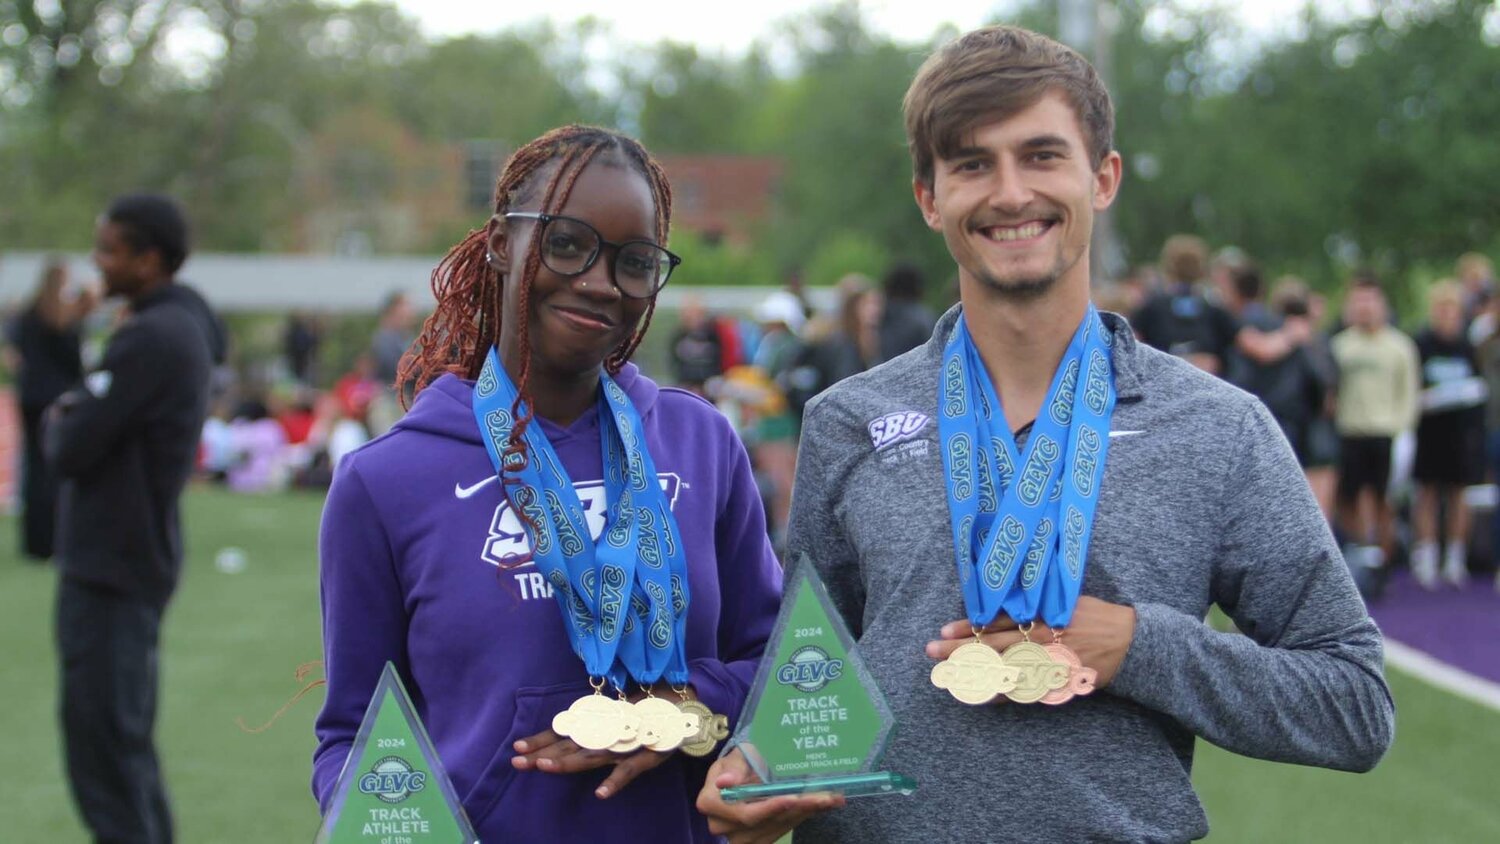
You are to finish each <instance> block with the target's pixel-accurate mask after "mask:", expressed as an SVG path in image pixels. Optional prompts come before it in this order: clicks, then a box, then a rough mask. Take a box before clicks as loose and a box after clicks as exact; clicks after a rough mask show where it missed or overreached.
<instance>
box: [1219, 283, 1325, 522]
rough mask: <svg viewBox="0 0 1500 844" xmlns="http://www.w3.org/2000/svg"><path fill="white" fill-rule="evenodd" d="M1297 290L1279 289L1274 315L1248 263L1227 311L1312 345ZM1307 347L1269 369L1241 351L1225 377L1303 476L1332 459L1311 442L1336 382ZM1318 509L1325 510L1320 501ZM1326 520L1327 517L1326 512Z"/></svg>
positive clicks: (1247, 322) (1231, 355)
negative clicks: (1265, 416)
mask: <svg viewBox="0 0 1500 844" xmlns="http://www.w3.org/2000/svg"><path fill="white" fill-rule="evenodd" d="M1295 284H1296V282H1294V281H1283V282H1282V283H1281V284H1280V285H1279V287H1278V290H1277V296H1276V299H1275V310H1272V309H1271V308H1268V307H1266V305H1265V303H1264V301H1263V299H1262V287H1263V285H1262V281H1261V276H1260V270H1259V269H1257V268H1256V267H1255V266H1254V265H1253V264H1250V263H1244V264H1243V265H1241V266H1240V267H1239V269H1237V270H1235V271H1234V272H1233V274H1232V280H1231V283H1230V286H1229V289H1228V296H1229V299H1228V305H1229V311H1230V313H1231V314H1232V315H1233V316H1234V317H1235V318H1236V319H1238V320H1239V321H1240V322H1241V323H1242V324H1244V325H1245V326H1248V327H1250V328H1253V329H1256V330H1259V331H1261V332H1263V333H1267V334H1270V333H1273V332H1277V331H1283V332H1285V333H1287V334H1288V335H1295V336H1298V337H1306V338H1308V339H1309V341H1310V340H1311V338H1312V335H1313V326H1312V322H1311V320H1310V319H1309V318H1308V308H1307V298H1306V290H1305V289H1297V288H1296V287H1294V286H1293V285H1295ZM1308 345H1310V343H1303V344H1301V345H1298V346H1297V347H1295V348H1293V349H1292V351H1291V352H1290V353H1289V354H1287V355H1286V356H1285V357H1282V358H1280V359H1279V360H1275V361H1272V362H1270V363H1261V362H1258V361H1256V360H1253V359H1252V358H1250V356H1249V355H1246V354H1245V353H1244V352H1242V351H1240V350H1239V349H1238V348H1231V349H1230V351H1229V366H1228V370H1227V372H1226V373H1225V374H1226V376H1227V380H1228V381H1229V383H1231V384H1234V385H1235V386H1236V387H1239V388H1240V389H1242V390H1245V391H1246V392H1248V393H1250V394H1252V395H1254V396H1255V397H1256V398H1258V399H1260V400H1261V402H1262V403H1264V404H1265V406H1266V409H1267V410H1269V411H1271V416H1272V417H1273V418H1275V420H1276V424H1277V425H1278V426H1280V428H1281V432H1282V433H1283V434H1285V435H1286V438H1287V442H1289V443H1290V444H1291V446H1292V452H1293V453H1294V454H1296V455H1297V462H1298V464H1299V465H1301V466H1302V468H1303V471H1304V473H1306V474H1311V473H1312V472H1313V471H1314V467H1321V466H1326V465H1327V464H1328V463H1329V462H1330V461H1331V459H1332V455H1330V454H1327V453H1326V451H1327V449H1326V443H1324V442H1319V443H1314V442H1313V441H1312V440H1313V436H1314V432H1313V423H1314V421H1315V420H1317V419H1318V418H1319V417H1321V416H1322V415H1323V412H1324V409H1325V407H1326V405H1327V402H1328V390H1329V387H1330V386H1331V385H1332V383H1333V381H1332V378H1333V376H1332V373H1331V372H1329V371H1327V370H1326V369H1325V368H1322V367H1319V366H1318V365H1317V363H1316V362H1315V360H1314V357H1313V354H1312V353H1310V352H1309V351H1308V349H1307V346H1308ZM1309 483H1311V482H1309ZM1314 491H1315V492H1316V490H1314ZM1319 503H1320V505H1321V504H1322V502H1321V500H1320V502H1319ZM1324 514H1325V516H1326V515H1327V511H1326V510H1325V511H1324Z"/></svg>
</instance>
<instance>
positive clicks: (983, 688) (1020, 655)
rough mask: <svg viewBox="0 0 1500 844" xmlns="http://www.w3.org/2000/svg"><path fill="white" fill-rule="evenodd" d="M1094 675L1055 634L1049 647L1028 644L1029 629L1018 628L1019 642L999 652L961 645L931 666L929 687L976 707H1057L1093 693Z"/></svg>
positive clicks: (977, 642) (978, 645)
mask: <svg viewBox="0 0 1500 844" xmlns="http://www.w3.org/2000/svg"><path fill="white" fill-rule="evenodd" d="M1097 677H1098V672H1096V671H1095V670H1094V669H1092V668H1086V667H1084V665H1083V663H1082V661H1080V660H1079V659H1078V654H1076V653H1074V652H1073V649H1072V648H1070V647H1068V646H1067V645H1064V644H1063V643H1062V637H1061V636H1060V635H1054V638H1053V640H1052V642H1051V643H1050V644H1046V645H1039V644H1037V643H1035V642H1033V641H1031V625H1030V624H1027V625H1023V626H1022V627H1021V641H1019V642H1017V643H1015V644H1014V645H1011V646H1010V647H1008V648H1006V649H1005V652H1004V653H1000V652H999V651H996V650H995V649H994V648H992V647H990V646H989V645H986V644H985V643H984V642H982V641H980V639H979V635H978V634H976V635H975V637H974V641H972V642H967V643H965V644H963V645H960V646H959V647H958V649H957V650H955V651H954V652H953V653H952V654H950V655H949V656H948V658H947V659H946V660H944V661H942V662H940V663H938V664H937V665H934V666H933V667H932V684H933V685H934V686H937V687H938V688H940V689H945V690H947V692H948V693H949V694H951V695H953V697H954V698H955V699H957V700H959V701H961V702H963V703H967V704H971V705H974V706H978V705H980V704H985V703H989V702H990V701H992V700H994V699H995V698H997V697H1005V698H1007V699H1008V700H1011V701H1013V702H1015V703H1038V702H1040V703H1047V704H1052V705H1053V706H1056V705H1058V704H1062V703H1067V702H1068V701H1070V700H1072V699H1073V698H1074V697H1077V696H1079V695H1086V694H1088V693H1090V692H1092V691H1093V690H1094V680H1095V679H1097Z"/></svg>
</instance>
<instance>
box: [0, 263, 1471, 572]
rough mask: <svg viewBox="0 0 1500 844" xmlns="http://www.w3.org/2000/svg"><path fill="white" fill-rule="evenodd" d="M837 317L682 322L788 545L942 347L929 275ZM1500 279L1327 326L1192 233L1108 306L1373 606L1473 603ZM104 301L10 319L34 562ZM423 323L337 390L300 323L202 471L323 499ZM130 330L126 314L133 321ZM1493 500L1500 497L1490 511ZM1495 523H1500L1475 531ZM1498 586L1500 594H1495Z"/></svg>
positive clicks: (796, 298)
mask: <svg viewBox="0 0 1500 844" xmlns="http://www.w3.org/2000/svg"><path fill="white" fill-rule="evenodd" d="M834 292H835V296H834V300H833V304H832V306H831V307H829V308H828V309H826V310H821V311H820V310H818V309H816V308H814V307H813V306H812V305H811V304H810V303H809V300H808V298H807V297H806V295H805V290H803V288H802V286H801V285H800V284H794V283H789V284H788V285H787V286H786V288H785V289H783V290H778V291H775V292H774V293H771V294H769V295H768V296H767V297H766V298H764V299H763V300H762V301H761V302H759V303H758V304H757V305H756V306H755V307H753V308H752V309H750V311H749V312H748V313H745V314H736V313H730V312H717V313H716V312H713V311H711V310H710V309H709V308H707V307H706V306H705V305H704V303H703V302H702V301H701V300H700V299H698V298H697V297H696V296H694V295H693V294H691V293H688V294H687V295H685V296H684V297H683V299H682V301H681V305H680V308H679V309H678V313H677V316H678V321H677V326H676V329H675V332H674V333H673V334H672V335H671V337H670V338H669V341H668V346H667V350H666V361H667V365H668V367H669V369H670V372H668V373H663V374H664V375H665V376H667V377H666V379H665V380H669V381H670V382H672V383H675V384H677V385H679V386H682V387H685V388H687V389H689V390H692V391H694V392H696V393H698V394H700V395H703V396H704V397H706V398H708V399H709V400H710V401H712V402H714V403H715V404H716V405H717V406H718V407H719V408H720V410H721V411H723V412H724V413H725V415H726V416H728V417H729V418H730V420H731V421H732V422H733V423H734V425H735V428H736V430H737V431H738V432H739V433H740V435H741V437H742V438H743V439H744V441H745V443H746V445H747V446H748V448H749V449H750V452H751V454H752V456H753V458H754V465H755V469H756V474H757V479H758V482H759V483H760V486H761V490H762V495H763V498H764V503H765V505H766V513H767V517H768V519H769V521H770V530H771V535H772V537H773V539H776V540H778V541H779V539H780V537H781V531H782V530H783V529H784V527H785V523H786V516H787V514H788V512H789V510H790V507H791V487H792V478H793V476H794V474H795V469H796V455H797V443H798V435H799V427H800V420H801V416H802V409H803V407H804V406H805V405H806V403H807V402H808V401H809V400H810V399H811V398H812V397H813V396H815V395H817V394H818V393H820V392H822V391H823V390H825V389H827V388H828V387H830V386H832V385H833V384H834V383H837V382H838V381H840V380H842V379H844V378H847V377H849V376H851V375H854V374H856V373H859V372H863V371H865V370H866V369H869V368H871V367H873V366H875V365H877V364H880V363H882V362H884V361H888V360H891V359H892V358H894V357H896V356H898V355H900V354H902V353H904V352H906V351H908V350H910V349H912V348H914V347H916V346H918V345H920V344H922V343H924V342H926V340H927V338H928V337H929V336H930V334H931V331H932V326H933V324H934V322H935V321H936V313H935V312H934V310H933V309H932V308H931V307H929V306H928V304H927V302H929V301H931V300H932V299H933V298H934V297H933V296H932V295H931V292H932V291H931V290H930V289H929V288H928V287H927V285H926V282H925V280H924V278H923V276H922V273H921V271H920V270H919V269H917V268H916V267H915V266H912V265H909V264H896V265H894V266H892V267H890V268H889V269H888V271H887V272H886V273H885V274H884V275H883V277H882V278H881V279H879V281H878V282H877V281H876V280H874V279H871V278H869V277H867V276H865V275H862V274H858V273H852V274H849V275H847V276H845V277H844V278H842V279H840V280H839V281H838V283H837V284H836V286H835V290H834ZM1496 294H1497V291H1496V284H1495V279H1494V269H1493V264H1492V263H1491V261H1490V260H1489V259H1488V258H1487V257H1486V256H1484V255H1482V254H1479V253H1470V254H1467V255H1464V256H1463V257H1462V258H1461V259H1459V260H1458V262H1457V264H1456V267H1455V273H1454V277H1453V278H1451V279H1442V280H1439V281H1437V282H1436V283H1433V284H1431V285H1429V286H1427V288H1426V290H1425V296H1426V319H1425V320H1424V322H1423V327H1422V328H1421V329H1420V330H1419V331H1418V332H1417V333H1416V334H1415V336H1408V335H1407V334H1406V333H1404V332H1403V331H1401V330H1400V329H1399V328H1398V327H1396V325H1395V324H1394V317H1393V312H1392V309H1391V307H1390V302H1389V298H1388V295H1387V290H1386V288H1385V286H1384V283H1383V281H1382V280H1381V279H1379V278H1377V277H1376V276H1375V275H1374V274H1373V273H1371V272H1369V271H1367V270H1357V271H1355V272H1353V273H1351V274H1350V275H1349V277H1348V278H1347V279H1346V281H1345V284H1344V286H1343V289H1342V290H1341V291H1339V292H1338V296H1339V298H1341V300H1342V309H1341V311H1340V312H1338V313H1336V314H1330V313H1329V309H1328V301H1327V299H1326V298H1325V296H1324V295H1323V294H1321V293H1319V292H1316V291H1315V290H1313V289H1312V288H1311V287H1310V286H1309V285H1308V284H1307V283H1305V282H1304V281H1302V280H1301V279H1299V278H1296V277H1293V276H1284V277H1281V278H1278V279H1275V280H1274V281H1268V279H1266V278H1265V277H1264V276H1263V275H1262V273H1261V271H1260V269H1259V268H1258V267H1257V266H1256V264H1255V263H1254V262H1253V261H1252V260H1251V258H1250V256H1248V255H1246V254H1245V253H1244V252H1243V251H1241V250H1239V249H1236V248H1234V247H1226V248H1224V249H1220V250H1218V251H1217V252H1212V253H1211V251H1210V249H1209V247H1208V245H1207V244H1206V243H1205V242H1204V241H1203V240H1201V239H1200V238H1197V237H1195V236H1192V235H1176V236H1173V237H1171V238H1169V239H1168V240H1167V242H1166V243H1165V245H1164V246H1163V248H1162V252H1161V255H1160V260H1159V261H1158V262H1156V263H1154V264H1150V265H1145V266H1141V267H1138V268H1136V269H1135V270H1134V271H1133V272H1131V273H1130V274H1128V275H1127V276H1125V277H1124V278H1122V279H1120V280H1119V281H1117V282H1115V283H1113V284H1107V285H1103V286H1101V287H1100V288H1099V290H1098V292H1097V295H1096V298H1097V300H1098V304H1099V305H1100V307H1102V308H1105V309H1108V310H1113V311H1117V312H1119V313H1122V314H1126V315H1128V316H1129V319H1130V322H1131V325H1132V327H1133V328H1134V330H1135V331H1136V334H1137V336H1138V337H1139V338H1140V339H1141V340H1142V341H1143V342H1146V343H1148V344H1150V345H1153V346H1156V347H1157V348H1160V349H1162V350H1165V351H1167V352H1169V353H1171V354H1174V355H1177V356H1179V357H1182V358H1184V359H1185V360H1187V361H1189V362H1191V363H1193V364H1194V365H1196V366H1198V367H1199V368H1201V369H1203V370H1205V371H1207V372H1210V373H1213V374H1215V375H1218V376H1220V377H1222V378H1224V379H1225V380H1227V381H1229V382H1231V383H1233V384H1234V385H1236V386H1238V387H1240V388H1242V389H1244V390H1246V391H1248V392H1250V393H1252V394H1254V395H1255V396H1257V397H1258V398H1260V399H1261V400H1262V401H1263V402H1264V403H1265V404H1266V406H1267V407H1268V408H1269V409H1270V411H1271V413H1272V415H1273V416H1274V417H1275V418H1276V420H1277V422H1278V423H1279V424H1280V425H1281V429H1282V432H1283V433H1284V434H1285V435H1286V438H1287V441H1288V443H1289V444H1290V445H1291V448H1292V451H1293V452H1294V453H1295V454H1296V456H1297V459H1298V461H1299V462H1300V463H1301V465H1302V467H1303V470H1304V472H1305V474H1306V476H1307V480H1308V483H1309V485H1310V487H1311V489H1312V491H1313V494H1314V496H1315V497H1316V498H1317V500H1318V503H1319V505H1320V506H1321V507H1322V508H1323V512H1324V514H1325V515H1326V516H1327V517H1328V519H1329V521H1330V524H1331V525H1332V526H1333V528H1334V530H1335V533H1336V534H1337V535H1338V536H1339V538H1340V540H1341V541H1342V543H1343V546H1344V549H1345V553H1346V556H1347V558H1348V561H1349V564H1350V566H1351V568H1352V569H1353V570H1354V571H1355V573H1356V577H1357V579H1358V580H1359V581H1360V582H1361V584H1362V585H1363V586H1364V588H1365V589H1366V591H1367V594H1372V595H1373V594H1376V593H1378V592H1379V590H1380V588H1381V585H1382V584H1383V582H1384V580H1385V578H1386V576H1387V575H1388V574H1389V572H1390V571H1391V570H1392V567H1393V565H1394V564H1399V563H1401V562H1402V561H1405V563H1406V564H1408V565H1409V566H1410V568H1411V571H1412V573H1413V575H1414V576H1415V578H1416V579H1417V580H1418V582H1420V583H1421V584H1422V585H1423V586H1425V587H1428V588H1434V589H1435V588H1439V587H1441V586H1442V585H1444V584H1448V585H1461V584H1463V583H1464V582H1466V581H1467V580H1468V579H1469V577H1470V572H1471V571H1472V570H1479V569H1484V568H1487V567H1491V566H1493V562H1494V555H1495V553H1496V552H1497V551H1500V506H1497V503H1496V502H1495V501H1494V498H1495V496H1494V495H1493V493H1492V490H1493V487H1486V486H1482V485H1483V484H1484V483H1485V481H1486V480H1493V479H1495V478H1497V477H1500V332H1497V330H1496V329H1497V326H1500V295H1496ZM97 303H98V293H97V291H96V290H94V288H92V287H90V286H88V285H82V284H73V283H70V281H69V278H68V269H67V265H66V263H65V262H63V261H61V260H57V261H53V262H50V263H49V264H48V265H47V266H46V269H45V271H44V273H43V275H42V278H41V279H40V281H39V283H38V285H37V288H36V290H35V291H34V293H33V295H32V296H31V298H30V300H29V301H28V302H26V303H25V304H24V305H23V306H22V307H21V308H20V309H19V310H18V311H17V312H16V313H15V314H14V315H13V316H12V318H11V319H10V320H9V322H8V325H7V329H6V333H5V339H6V346H5V360H6V363H7V368H8V369H9V371H10V372H12V373H13V374H14V375H15V383H16V387H15V390H16V399H17V404H18V408H19V410H20V418H21V421H22V434H23V444H24V448H23V449H22V460H21V467H20V468H21V485H20V491H21V510H22V514H23V530H22V531H21V541H22V550H23V552H24V553H25V554H26V555H27V556H29V557H31V558H33V559H45V558H47V557H48V556H50V555H51V553H52V548H51V544H52V533H53V530H54V526H53V519H54V511H55V499H56V489H55V482H54V481H53V480H52V479H51V476H50V473H49V471H48V469H47V467H46V465H45V461H43V460H42V459H41V457H40V448H41V446H40V438H39V427H40V424H41V415H42V410H43V409H45V408H46V406H47V405H48V404H49V403H50V402H51V401H52V400H53V399H55V398H56V396H57V395H60V394H61V393H62V392H63V391H64V390H66V389H68V387H70V386H71V385H74V384H76V383H78V382H79V381H80V379H81V378H82V376H83V372H84V369H85V366H84V362H85V359H86V357H87V355H86V354H85V353H84V352H83V351H82V349H83V347H84V346H85V340H84V338H85V334H86V332H85V331H84V326H85V320H86V319H87V318H89V317H90V316H91V315H93V317H94V318H95V319H96V320H101V319H109V318H110V317H109V316H108V315H107V314H100V313H99V312H98V311H97V310H96V305H97ZM418 316H419V315H418V313H417V309H416V308H415V307H414V305H413V304H412V302H411V301H410V300H408V298H407V297H406V296H405V295H403V294H400V293H393V294H391V295H389V296H388V297H387V298H386V300H385V301H384V303H383V304H382V306H381V308H380V311H379V315H378V317H377V322H376V325H375V327H374V330H373V333H372V335H371V336H370V338H369V342H368V346H367V347H366V348H365V349H364V350H363V351H362V352H359V353H358V354H357V355H356V356H355V358H354V360H353V362H352V364H351V365H350V366H349V367H348V368H347V370H346V371H345V372H343V374H341V375H340V376H339V377H337V378H336V379H335V378H331V377H330V376H329V375H327V374H326V373H325V372H323V371H322V367H323V366H324V365H325V363H324V361H325V358H326V357H327V356H326V355H322V354H320V347H321V344H322V342H323V333H324V325H323V322H322V320H321V319H320V318H318V317H315V316H312V315H309V314H306V313H302V312H293V313H291V314H290V315H288V317H287V318H286V323H285V326H284V328H283V331H282V349H281V356H280V360H279V361H278V363H277V364H276V365H275V366H273V367H271V368H270V370H269V371H267V372H265V373H261V374H259V375H257V376H256V377H252V378H245V377H236V376H235V375H234V374H232V373H229V374H224V375H223V376H222V377H220V378H218V379H217V380H216V384H217V386H216V389H215V398H214V402H213V405H212V407H211V413H210V417H209V419H208V421H207V423H206V424H205V426H204V430H203V442H202V448H201V450H200V456H199V470H200V474H201V475H202V476H204V477H206V478H209V479H211V480H213V481H217V482H222V483H224V484H225V485H226V486H227V487H228V488H230V489H233V490H236V491H242V492H267V491H275V490H281V489H286V488H289V487H300V488H310V489H323V488H326V487H327V485H328V483H329V480H330V479H331V477H332V474H333V469H334V467H335V466H336V465H337V464H338V462H339V461H340V460H341V459H342V458H343V457H344V456H345V455H347V454H348V453H349V452H351V451H353V450H354V449H356V448H358V447H359V446H361V445H363V444H364V443H366V442H368V441H369V440H370V439H372V438H374V437H376V436H379V435H380V434H381V433H383V432H385V431H386V430H388V429H389V428H390V427H391V425H393V424H394V423H395V422H396V420H397V419H398V418H399V417H400V415H401V401H400V399H401V397H400V396H399V395H398V394H397V393H396V391H395V389H394V387H393V385H394V383H395V382H396V372H397V366H398V364H399V362H400V359H401V356H402V354H404V353H405V351H406V350H407V349H408V348H409V347H410V345H411V342H412V340H413V338H414V336H415V329H416V325H417V319H418ZM114 318H118V316H117V315H116V317H114ZM1486 493H1488V494H1486ZM1476 511H1480V512H1488V513H1492V514H1493V515H1492V516H1491V518H1490V520H1489V521H1488V522H1487V523H1485V524H1483V525H1481V526H1480V527H1481V528H1482V529H1481V530H1478V531H1476V530H1475V525H1474V521H1473V516H1474V513H1475V512H1476ZM1497 586H1500V578H1497Z"/></svg>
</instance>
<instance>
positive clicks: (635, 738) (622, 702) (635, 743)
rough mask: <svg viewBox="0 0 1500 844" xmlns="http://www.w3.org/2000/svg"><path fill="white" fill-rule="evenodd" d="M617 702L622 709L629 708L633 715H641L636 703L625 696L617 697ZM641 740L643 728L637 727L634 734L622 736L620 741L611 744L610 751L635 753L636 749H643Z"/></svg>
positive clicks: (636, 716)
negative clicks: (637, 710) (636, 708)
mask: <svg viewBox="0 0 1500 844" xmlns="http://www.w3.org/2000/svg"><path fill="white" fill-rule="evenodd" d="M615 702H616V703H617V704H619V706H620V708H621V709H628V710H629V711H630V714H631V716H632V717H635V718H639V717H640V713H638V712H636V711H635V705H634V704H632V703H631V702H630V701H628V700H626V699H625V698H624V697H623V696H622V697H620V698H617V699H616V701H615ZM641 740H642V735H641V730H640V729H639V728H637V729H636V731H635V734H634V735H632V736H630V737H629V738H622V739H620V740H619V741H617V742H615V743H614V744H612V745H610V746H609V752H610V753H634V752H635V751H637V750H640V749H641V743H642V741H641Z"/></svg>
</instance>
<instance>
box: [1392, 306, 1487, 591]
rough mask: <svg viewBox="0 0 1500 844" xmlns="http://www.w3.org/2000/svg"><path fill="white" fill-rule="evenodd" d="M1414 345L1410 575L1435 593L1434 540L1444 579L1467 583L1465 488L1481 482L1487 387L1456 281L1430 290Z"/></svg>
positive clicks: (1482, 475)
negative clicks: (1418, 380)
mask: <svg viewBox="0 0 1500 844" xmlns="http://www.w3.org/2000/svg"><path fill="white" fill-rule="evenodd" d="M1416 344H1417V352H1418V354H1419V355H1420V357H1421V363H1422V394H1421V414H1422V415H1421V420H1420V421H1419V422H1418V423H1417V456H1416V463H1415V465H1414V466H1413V468H1412V477H1413V478H1414V479H1415V480H1416V482H1417V506H1416V512H1415V513H1414V514H1413V519H1412V521H1413V523H1414V527H1415V528H1416V544H1415V545H1414V546H1413V547H1412V553H1411V570H1412V574H1413V575H1414V576H1415V577H1416V579H1417V582H1418V583H1420V584H1421V585H1422V586H1423V587H1424V588H1427V589H1432V588H1435V587H1436V586H1437V585H1438V580H1439V569H1438V556H1439V545H1438V543H1439V542H1440V541H1443V542H1444V547H1443V548H1442V549H1441V550H1442V560H1443V562H1442V570H1441V578H1442V580H1445V581H1447V582H1448V583H1450V584H1452V585H1454V586H1462V585H1464V584H1465V583H1466V582H1467V581H1468V579H1469V568H1468V559H1469V558H1468V537H1469V507H1468V504H1467V503H1465V501H1464V489H1465V488H1466V487H1468V486H1470V485H1472V484H1477V483H1480V482H1482V481H1483V480H1484V405H1485V400H1486V398H1488V388H1487V387H1486V385H1485V381H1484V379H1483V378H1482V377H1480V375H1479V365H1478V361H1477V360H1476V357H1475V354H1474V347H1473V346H1471V345H1469V340H1468V338H1467V337H1466V336H1465V334H1464V290H1463V288H1461V287H1459V285H1458V283H1457V282H1455V281H1452V280H1451V279H1444V280H1442V281H1439V282H1437V283H1436V284H1434V285H1433V287H1432V289H1431V290H1430V291H1429V292H1428V324H1427V326H1426V327H1425V328H1424V329H1423V330H1422V331H1421V332H1420V333H1418V334H1417V337H1416ZM1440 513H1441V515H1442V519H1441V523H1440V520H1439V514H1440ZM1444 527H1446V530H1443V528H1444Z"/></svg>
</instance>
